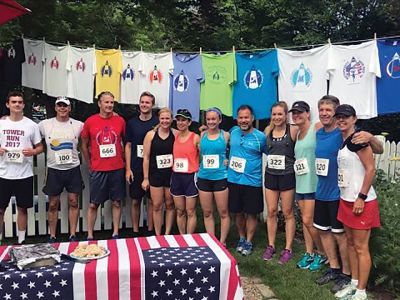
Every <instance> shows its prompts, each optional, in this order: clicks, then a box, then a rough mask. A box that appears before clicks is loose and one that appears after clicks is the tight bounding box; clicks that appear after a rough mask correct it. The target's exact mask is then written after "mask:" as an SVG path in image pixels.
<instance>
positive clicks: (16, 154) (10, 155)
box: [4, 150, 24, 164]
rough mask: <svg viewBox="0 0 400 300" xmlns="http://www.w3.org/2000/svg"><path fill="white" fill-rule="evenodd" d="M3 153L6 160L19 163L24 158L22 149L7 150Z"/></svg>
mask: <svg viewBox="0 0 400 300" xmlns="http://www.w3.org/2000/svg"><path fill="white" fill-rule="evenodd" d="M4 155H5V160H6V162H9V163H17V164H21V163H22V162H23V160H24V155H23V154H22V150H7V152H6V153H4Z"/></svg>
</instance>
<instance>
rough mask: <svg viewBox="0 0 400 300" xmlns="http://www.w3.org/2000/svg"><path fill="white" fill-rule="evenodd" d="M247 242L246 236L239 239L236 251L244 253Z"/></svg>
mask: <svg viewBox="0 0 400 300" xmlns="http://www.w3.org/2000/svg"><path fill="white" fill-rule="evenodd" d="M245 243H246V238H245V237H243V236H242V237H240V240H239V241H238V243H237V245H236V252H239V253H242V251H243V246H244V244H245Z"/></svg>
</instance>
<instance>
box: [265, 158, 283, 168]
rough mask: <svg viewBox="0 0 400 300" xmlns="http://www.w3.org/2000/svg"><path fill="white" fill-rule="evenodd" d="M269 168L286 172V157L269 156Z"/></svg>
mask: <svg viewBox="0 0 400 300" xmlns="http://www.w3.org/2000/svg"><path fill="white" fill-rule="evenodd" d="M268 168H270V169H274V170H285V156H284V155H268Z"/></svg>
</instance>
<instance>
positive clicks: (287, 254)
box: [278, 249, 293, 265]
mask: <svg viewBox="0 0 400 300" xmlns="http://www.w3.org/2000/svg"><path fill="white" fill-rule="evenodd" d="M292 257H293V253H292V251H290V250H289V249H283V250H282V252H281V257H280V258H279V261H278V263H279V264H280V265H284V264H286V263H287V262H288V261H289V260H291V259H292Z"/></svg>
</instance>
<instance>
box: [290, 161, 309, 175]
mask: <svg viewBox="0 0 400 300" xmlns="http://www.w3.org/2000/svg"><path fill="white" fill-rule="evenodd" d="M294 171H295V172H296V175H304V174H307V173H308V172H310V169H309V168H308V161H307V158H300V159H296V161H295V162H294Z"/></svg>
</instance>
